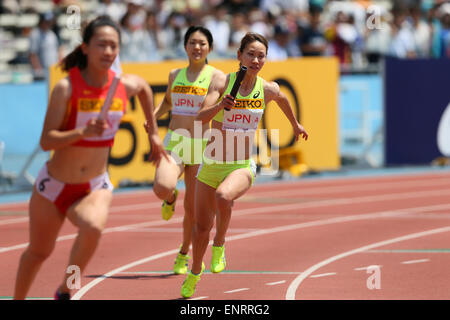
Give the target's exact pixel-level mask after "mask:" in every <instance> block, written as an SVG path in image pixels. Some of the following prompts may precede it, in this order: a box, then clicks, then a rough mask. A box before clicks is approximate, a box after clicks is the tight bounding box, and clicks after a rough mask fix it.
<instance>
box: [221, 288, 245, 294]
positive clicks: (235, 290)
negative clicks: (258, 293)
mask: <svg viewBox="0 0 450 320" xmlns="http://www.w3.org/2000/svg"><path fill="white" fill-rule="evenodd" d="M247 290H250V288H239V289H234V290H229V291H224V293H235V292H240V291H247Z"/></svg>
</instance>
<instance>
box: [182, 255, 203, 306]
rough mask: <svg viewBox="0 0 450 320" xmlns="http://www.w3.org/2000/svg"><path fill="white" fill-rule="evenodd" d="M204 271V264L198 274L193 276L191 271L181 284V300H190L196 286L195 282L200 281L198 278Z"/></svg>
mask: <svg viewBox="0 0 450 320" xmlns="http://www.w3.org/2000/svg"><path fill="white" fill-rule="evenodd" d="M204 270H205V264H204V263H203V262H202V271H200V274H197V275H195V274H193V273H192V271H191V272H189V274H188V275H187V277H186V280H184V282H183V286H182V287H181V296H182V297H183V298H190V297H192V295H193V294H194V292H195V287H196V286H197V282H198V281H199V280H200V276H201V275H202V274H203V271H204Z"/></svg>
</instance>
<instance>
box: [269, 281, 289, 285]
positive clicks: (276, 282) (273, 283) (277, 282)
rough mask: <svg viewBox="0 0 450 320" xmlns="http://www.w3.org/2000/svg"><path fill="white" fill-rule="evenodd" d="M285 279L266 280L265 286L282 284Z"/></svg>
mask: <svg viewBox="0 0 450 320" xmlns="http://www.w3.org/2000/svg"><path fill="white" fill-rule="evenodd" d="M285 282H286V280H281V281H275V282H268V283H266V286H276V285H277V284H282V283H285Z"/></svg>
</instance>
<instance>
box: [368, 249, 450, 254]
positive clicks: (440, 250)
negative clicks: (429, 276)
mask: <svg viewBox="0 0 450 320" xmlns="http://www.w3.org/2000/svg"><path fill="white" fill-rule="evenodd" d="M367 252H368V253H450V249H397V250H369V251H367Z"/></svg>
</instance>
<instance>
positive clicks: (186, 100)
mask: <svg viewBox="0 0 450 320" xmlns="http://www.w3.org/2000/svg"><path fill="white" fill-rule="evenodd" d="M212 47H213V37H212V35H211V32H210V31H209V30H208V29H206V28H204V27H201V26H191V27H190V28H189V29H188V30H187V31H186V34H185V36H184V48H185V50H186V53H187V55H188V57H189V65H188V66H187V67H185V68H182V69H174V70H172V71H171V72H170V74H169V83H168V87H167V91H166V94H165V96H164V99H163V101H162V102H161V104H160V105H159V106H158V108H156V110H155V117H156V119H158V118H160V117H161V116H162V115H163V114H165V113H166V112H168V111H169V110H172V116H171V120H170V123H169V131H168V133H167V135H166V137H165V139H164V146H165V148H166V150H167V152H168V153H169V155H170V156H169V160H166V159H162V161H161V162H160V163H159V165H158V167H157V168H156V173H155V181H154V185H153V190H154V192H155V194H156V195H157V196H158V197H159V198H160V199H161V200H164V201H163V204H162V208H161V215H162V218H163V219H164V220H169V219H170V218H171V217H172V215H173V214H174V211H175V203H176V200H177V196H178V190H177V189H176V185H177V181H178V178H179V177H180V176H181V174H183V172H184V182H185V185H186V193H185V196H184V219H183V242H182V244H181V246H180V251H179V253H178V255H177V257H176V259H175V263H174V266H173V271H174V273H175V274H185V273H187V271H188V260H189V259H190V257H189V256H188V255H187V254H188V252H189V246H190V245H191V238H192V227H193V226H194V191H195V181H196V178H195V175H196V174H197V171H198V167H199V164H200V163H201V162H202V156H203V150H204V148H205V146H206V143H207V141H208V140H207V139H203V138H202V137H203V136H202V134H203V132H204V131H205V130H207V129H209V123H208V122H204V123H203V124H202V122H201V121H196V123H194V120H195V118H196V116H197V114H198V110H199V109H200V106H201V105H202V102H203V100H204V99H205V96H206V94H207V92H208V87H209V84H210V82H211V79H214V78H217V77H223V76H224V74H223V72H222V71H220V70H218V69H215V68H214V67H212V66H210V65H208V62H207V56H208V54H209V52H211V50H212Z"/></svg>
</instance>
